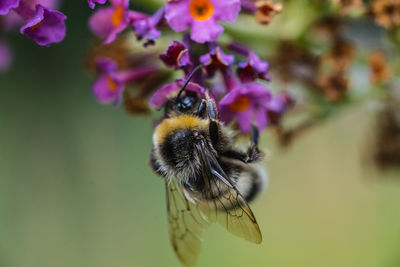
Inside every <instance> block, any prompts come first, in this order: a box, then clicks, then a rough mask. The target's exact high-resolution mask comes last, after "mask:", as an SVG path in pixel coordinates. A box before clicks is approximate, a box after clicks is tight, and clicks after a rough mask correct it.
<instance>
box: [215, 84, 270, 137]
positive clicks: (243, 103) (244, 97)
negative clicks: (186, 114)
mask: <svg viewBox="0 0 400 267" xmlns="http://www.w3.org/2000/svg"><path fill="white" fill-rule="evenodd" d="M271 99H272V95H271V92H270V91H269V90H268V89H267V88H266V87H264V86H263V85H261V84H258V83H247V84H242V85H239V86H238V87H236V88H235V89H233V90H231V91H230V92H229V93H228V94H227V95H225V97H224V98H222V99H221V101H220V102H219V103H218V109H219V115H220V119H221V120H222V121H224V122H225V123H229V122H231V121H232V120H234V119H236V121H237V124H238V126H239V129H240V131H242V132H244V133H247V132H250V129H251V124H252V123H254V124H255V125H256V126H257V127H258V129H259V130H260V132H261V131H262V130H264V129H265V127H266V126H267V124H268V117H267V108H268V103H269V102H270V101H271Z"/></svg>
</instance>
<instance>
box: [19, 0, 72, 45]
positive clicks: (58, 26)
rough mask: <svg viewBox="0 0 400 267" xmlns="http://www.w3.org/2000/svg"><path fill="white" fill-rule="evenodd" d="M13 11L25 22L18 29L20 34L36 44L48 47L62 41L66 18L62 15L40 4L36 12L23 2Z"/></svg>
mask: <svg viewBox="0 0 400 267" xmlns="http://www.w3.org/2000/svg"><path fill="white" fill-rule="evenodd" d="M14 10H15V12H17V13H18V15H20V16H21V17H22V18H23V19H24V20H25V21H26V24H25V25H23V26H22V27H21V29H20V32H21V34H25V35H26V36H28V37H29V38H30V39H32V40H34V41H35V42H36V43H37V44H39V45H42V46H49V45H50V44H52V43H58V42H61V41H62V40H63V39H64V37H65V32H66V27H65V19H66V18H67V17H66V16H65V15H64V14H63V13H61V12H59V11H56V10H52V9H49V8H47V7H44V6H42V5H40V4H38V5H36V10H34V9H33V8H32V7H31V6H30V5H29V4H28V3H27V2H25V1H23V0H22V1H21V2H20V4H19V6H18V8H16V9H14Z"/></svg>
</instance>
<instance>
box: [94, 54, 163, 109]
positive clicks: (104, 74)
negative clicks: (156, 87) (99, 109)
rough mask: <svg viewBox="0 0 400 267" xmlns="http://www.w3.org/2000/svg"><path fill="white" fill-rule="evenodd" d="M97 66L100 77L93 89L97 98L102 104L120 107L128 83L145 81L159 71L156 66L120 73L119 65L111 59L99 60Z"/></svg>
mask: <svg viewBox="0 0 400 267" xmlns="http://www.w3.org/2000/svg"><path fill="white" fill-rule="evenodd" d="M96 64H97V66H96V67H97V70H98V72H99V73H100V75H99V77H98V78H97V80H96V81H95V82H94V83H93V87H92V88H93V94H94V96H95V98H96V99H97V100H98V101H99V102H100V103H102V104H109V103H114V105H119V104H120V103H121V99H122V94H123V92H124V89H125V85H126V84H127V83H130V82H134V81H137V80H140V79H143V78H144V77H146V76H148V75H149V74H153V73H155V72H157V71H158V68H157V67H154V66H143V67H140V68H134V69H130V70H123V71H119V70H117V63H116V62H115V61H114V60H112V59H109V58H100V59H97V62H96Z"/></svg>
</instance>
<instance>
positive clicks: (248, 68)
mask: <svg viewBox="0 0 400 267" xmlns="http://www.w3.org/2000/svg"><path fill="white" fill-rule="evenodd" d="M267 71H268V63H267V62H265V61H262V60H260V58H259V57H258V56H257V55H256V53H254V52H250V55H249V57H248V59H247V60H246V61H244V62H239V63H238V70H237V74H238V76H239V78H240V80H241V81H242V82H253V81H254V80H256V79H257V78H259V79H262V80H266V81H269V80H270V79H271V77H270V75H269V73H268V72H267Z"/></svg>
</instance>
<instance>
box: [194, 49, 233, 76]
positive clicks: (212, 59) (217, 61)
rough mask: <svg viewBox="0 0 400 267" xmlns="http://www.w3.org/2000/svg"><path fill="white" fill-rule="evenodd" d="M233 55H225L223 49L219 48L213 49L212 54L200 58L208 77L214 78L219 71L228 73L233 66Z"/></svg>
mask: <svg viewBox="0 0 400 267" xmlns="http://www.w3.org/2000/svg"><path fill="white" fill-rule="evenodd" d="M234 59H235V58H234V56H233V55H228V54H225V53H224V52H223V51H222V49H221V48H220V47H219V46H217V47H216V48H214V49H212V50H211V51H210V53H207V54H205V55H202V56H201V57H200V63H201V64H202V65H203V67H204V69H205V71H206V72H207V74H208V76H214V74H215V72H216V71H217V70H221V71H222V72H226V70H227V69H228V67H229V66H230V65H232V64H233V61H234Z"/></svg>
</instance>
